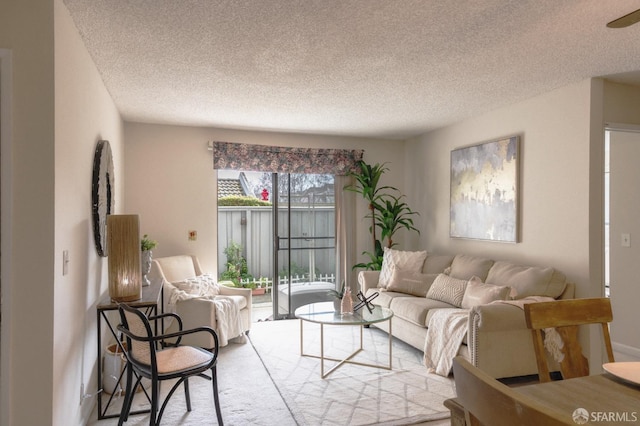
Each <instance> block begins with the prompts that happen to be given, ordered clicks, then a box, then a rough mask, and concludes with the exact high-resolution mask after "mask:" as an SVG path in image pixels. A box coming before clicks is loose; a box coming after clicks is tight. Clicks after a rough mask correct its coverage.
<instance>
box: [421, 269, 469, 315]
mask: <svg viewBox="0 0 640 426" xmlns="http://www.w3.org/2000/svg"><path fill="white" fill-rule="evenodd" d="M466 287H467V280H459V279H457V278H453V277H450V276H448V275H445V274H438V276H437V277H436V279H435V280H434V281H433V284H431V287H430V288H429V291H428V292H427V299H435V300H439V301H441V302H445V303H448V304H450V305H453V306H454V307H456V308H459V307H460V306H461V304H462V298H463V297H464V290H465V288H466Z"/></svg>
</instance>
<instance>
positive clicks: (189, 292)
mask: <svg viewBox="0 0 640 426" xmlns="http://www.w3.org/2000/svg"><path fill="white" fill-rule="evenodd" d="M149 276H150V278H151V279H153V280H156V279H160V280H164V282H163V294H164V307H163V308H164V311H165V312H175V313H177V314H178V315H179V316H180V318H181V319H182V323H183V328H184V329H188V328H194V327H201V326H208V327H211V328H213V329H214V330H215V331H216V333H217V334H218V338H219V340H220V345H221V346H224V345H226V344H227V343H228V341H236V340H233V339H237V338H239V339H237V340H239V341H243V336H244V334H245V333H248V332H249V329H250V327H251V303H252V300H251V289H248V288H234V287H227V286H224V285H218V284H217V283H215V279H214V278H213V277H210V276H208V275H206V274H203V273H202V270H201V268H200V263H199V262H198V259H197V257H195V256H190V255H179V256H170V257H163V258H157V259H154V261H153V263H152V266H151V272H150V274H149ZM165 326H166V324H165ZM175 329H177V324H176V323H175V322H172V323H171V324H169V325H168V328H167V330H166V331H167V332H171V331H175ZM211 339H212V338H211V336H210V335H209V334H207V333H198V334H194V335H191V336H189V339H188V340H186V339H185V338H183V341H182V343H183V344H188V345H194V346H200V347H211V346H213V342H212V341H211Z"/></svg>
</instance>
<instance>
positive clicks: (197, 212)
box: [125, 123, 404, 271]
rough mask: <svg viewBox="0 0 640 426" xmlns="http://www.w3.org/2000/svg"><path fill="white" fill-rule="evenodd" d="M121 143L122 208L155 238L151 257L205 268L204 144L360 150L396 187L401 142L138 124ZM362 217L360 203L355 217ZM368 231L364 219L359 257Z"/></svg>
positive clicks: (210, 231) (208, 167)
mask: <svg viewBox="0 0 640 426" xmlns="http://www.w3.org/2000/svg"><path fill="white" fill-rule="evenodd" d="M125 140H126V146H125V156H126V158H127V162H126V168H125V170H126V172H125V178H126V181H127V187H126V189H125V203H126V206H127V212H128V213H136V214H139V215H140V222H141V231H142V232H143V233H147V234H149V236H150V237H152V238H153V239H156V240H157V241H158V243H159V245H158V247H157V248H156V249H155V250H154V257H162V256H170V255H175V254H181V253H190V254H196V255H198V257H199V259H200V262H201V264H202V267H203V269H205V270H207V271H216V270H217V222H216V220H217V217H216V209H217V203H216V202H217V195H216V193H217V186H216V185H217V184H216V174H215V172H214V170H213V157H212V153H211V152H210V151H208V150H207V141H227V142H240V143H250V144H262V145H279V146H303V147H315V148H345V149H364V150H365V154H364V159H365V161H367V162H368V163H382V162H388V167H389V169H390V170H389V172H388V173H386V174H385V176H384V182H385V184H387V185H391V186H396V187H402V180H403V175H404V164H403V162H404V158H403V150H404V142H402V141H388V140H375V139H360V138H347V137H337V136H336V137H332V136H314V135H302V134H288V133H269V132H250V131H234V130H225V129H216V128H202V127H181V126H162V125H152V124H139V123H126V124H125ZM365 214H366V205H365V203H364V202H363V201H361V200H359V202H358V212H357V217H358V218H359V219H360V218H363V217H364V216H365ZM189 230H196V231H197V232H198V240H197V241H188V238H187V235H188V234H187V233H188V231H189ZM368 236H369V234H368V222H365V221H364V220H362V221H361V222H360V226H359V229H358V245H357V248H356V252H357V253H358V254H360V253H361V252H362V251H364V250H371V248H369V247H365V245H366V244H367V243H368V242H369V240H368ZM400 242H401V240H400ZM363 260H365V259H364V258H361V259H360V258H359V260H358V261H363Z"/></svg>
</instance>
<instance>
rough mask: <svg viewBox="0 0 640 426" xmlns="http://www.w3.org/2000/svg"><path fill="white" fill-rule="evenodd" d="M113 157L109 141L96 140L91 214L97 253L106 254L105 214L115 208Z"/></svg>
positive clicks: (108, 213) (103, 255)
mask: <svg viewBox="0 0 640 426" xmlns="http://www.w3.org/2000/svg"><path fill="white" fill-rule="evenodd" d="M113 180H114V177H113V157H112V155H111V146H110V145H109V141H104V140H101V141H98V144H97V145H96V152H95V154H94V156H93V178H92V192H91V202H92V216H93V237H94V239H95V242H96V250H97V251H98V255H99V256H102V257H105V256H107V247H106V230H107V216H108V215H110V214H111V213H112V212H113V211H114V208H115V198H114V182H113Z"/></svg>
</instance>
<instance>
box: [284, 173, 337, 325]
mask: <svg viewBox="0 0 640 426" xmlns="http://www.w3.org/2000/svg"><path fill="white" fill-rule="evenodd" d="M272 188H273V197H272V208H273V229H274V236H273V248H274V250H273V252H274V271H276V274H275V277H274V286H273V315H274V318H276V319H282V318H291V317H293V314H294V312H295V309H296V308H297V307H299V306H302V305H304V304H307V303H313V302H318V301H323V300H331V293H330V290H334V289H336V275H337V270H336V236H335V228H336V227H335V192H334V177H333V175H327V174H292V173H291V174H290V173H274V174H273V175H272Z"/></svg>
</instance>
